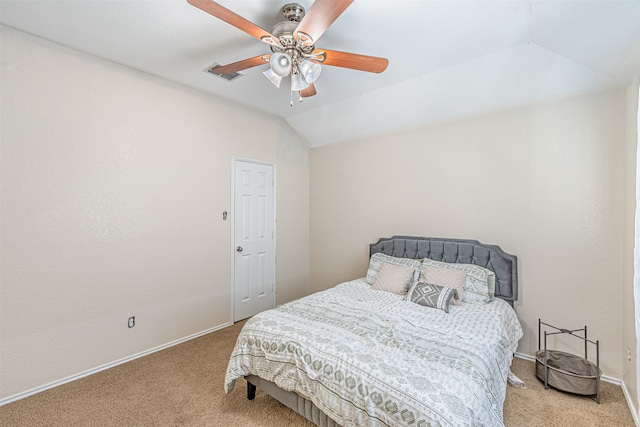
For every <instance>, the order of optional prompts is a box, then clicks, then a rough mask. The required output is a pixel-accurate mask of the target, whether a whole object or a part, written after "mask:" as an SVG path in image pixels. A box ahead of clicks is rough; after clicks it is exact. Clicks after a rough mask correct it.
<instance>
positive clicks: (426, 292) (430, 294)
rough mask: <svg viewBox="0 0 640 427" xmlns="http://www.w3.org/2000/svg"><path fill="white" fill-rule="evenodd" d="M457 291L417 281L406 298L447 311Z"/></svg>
mask: <svg viewBox="0 0 640 427" xmlns="http://www.w3.org/2000/svg"><path fill="white" fill-rule="evenodd" d="M457 292H458V291H456V290H455V289H452V288H447V287H445V286H438V285H433V284H431V283H422V282H420V283H418V284H416V285H415V286H414V287H412V288H411V290H410V291H409V293H407V296H406V298H405V299H406V300H407V301H411V302H415V303H416V304H420V305H423V306H425V307H432V308H437V309H439V310H442V311H444V312H445V313H448V312H449V302H450V301H451V299H452V298H453V297H454V296H455V295H456V293H457Z"/></svg>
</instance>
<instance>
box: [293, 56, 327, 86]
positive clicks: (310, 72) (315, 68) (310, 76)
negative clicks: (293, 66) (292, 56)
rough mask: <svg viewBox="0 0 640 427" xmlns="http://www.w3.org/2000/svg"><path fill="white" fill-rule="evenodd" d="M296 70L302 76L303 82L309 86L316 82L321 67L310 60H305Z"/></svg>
mask: <svg viewBox="0 0 640 427" xmlns="http://www.w3.org/2000/svg"><path fill="white" fill-rule="evenodd" d="M298 69H299V70H300V74H302V77H303V78H304V81H305V82H307V83H309V84H311V83H314V82H315V81H316V80H318V77H320V72H321V71H322V67H321V66H320V64H318V63H316V62H313V61H312V60H310V59H305V60H304V61H302V62H301V63H300V65H299V66H298Z"/></svg>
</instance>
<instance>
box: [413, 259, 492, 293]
mask: <svg viewBox="0 0 640 427" xmlns="http://www.w3.org/2000/svg"><path fill="white" fill-rule="evenodd" d="M422 265H423V266H431V267H438V268H446V269H449V270H462V271H464V272H465V273H467V278H466V279H465V283H464V292H463V293H462V301H463V302H468V303H487V302H491V301H492V300H493V297H494V292H495V288H496V276H495V273H494V272H493V271H491V270H489V269H486V268H484V267H480V266H479V265H475V264H456V263H450V262H442V261H434V260H432V259H429V258H425V259H423V260H422ZM420 281H421V282H423V281H426V280H424V279H423V278H422V277H421V278H420Z"/></svg>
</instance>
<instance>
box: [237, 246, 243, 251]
mask: <svg viewBox="0 0 640 427" xmlns="http://www.w3.org/2000/svg"><path fill="white" fill-rule="evenodd" d="M243 250H244V249H242V246H238V247H237V248H236V252H242V251H243Z"/></svg>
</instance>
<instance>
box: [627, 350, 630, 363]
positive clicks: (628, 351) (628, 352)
mask: <svg viewBox="0 0 640 427" xmlns="http://www.w3.org/2000/svg"><path fill="white" fill-rule="evenodd" d="M627 356H628V357H629V362H631V347H629V348H628V349H627Z"/></svg>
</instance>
